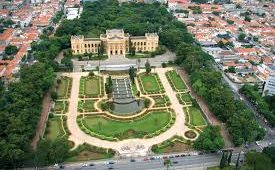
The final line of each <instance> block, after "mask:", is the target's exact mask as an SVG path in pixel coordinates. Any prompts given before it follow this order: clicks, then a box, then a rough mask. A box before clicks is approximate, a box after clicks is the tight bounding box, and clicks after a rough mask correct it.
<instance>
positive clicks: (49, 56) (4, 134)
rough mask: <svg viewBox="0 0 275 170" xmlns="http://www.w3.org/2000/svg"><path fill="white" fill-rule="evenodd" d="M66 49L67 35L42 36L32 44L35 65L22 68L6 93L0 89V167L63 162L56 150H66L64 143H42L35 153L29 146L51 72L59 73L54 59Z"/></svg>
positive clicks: (12, 49) (49, 81)
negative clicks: (17, 78) (18, 76)
mask: <svg viewBox="0 0 275 170" xmlns="http://www.w3.org/2000/svg"><path fill="white" fill-rule="evenodd" d="M68 47H69V37H66V36H63V37H53V38H48V37H47V36H45V37H43V39H42V40H41V41H39V42H36V43H33V44H32V55H33V57H34V58H35V59H36V60H37V61H38V62H36V63H35V64H33V65H30V66H27V65H23V66H22V67H21V70H20V79H19V81H18V82H14V83H11V84H9V85H8V87H7V90H0V150H1V152H0V167H1V168H3V169H11V168H12V169H15V168H18V167H22V166H25V165H26V164H29V165H30V164H31V165H45V164H47V163H53V160H57V159H56V158H57V157H58V160H59V159H63V156H62V155H60V154H63V153H64V152H59V151H60V149H61V147H62V148H65V145H64V140H62V141H53V142H49V141H42V143H41V144H39V145H38V150H37V152H35V153H34V152H32V150H31V148H30V143H31V140H32V138H33V136H34V134H35V129H36V126H37V122H38V120H39V117H40V113H41V109H42V108H41V105H42V98H43V96H44V94H45V93H46V92H47V91H48V89H49V88H50V87H51V86H52V85H53V82H54V78H55V74H54V71H56V70H58V63H57V62H55V61H54V58H55V57H56V56H57V55H58V53H59V52H60V51H61V50H62V49H66V48H68ZM15 51H16V49H15V48H14V47H9V48H8V49H6V52H7V53H10V54H13V53H15ZM0 89H4V87H2V88H0ZM60 143H62V146H60V145H59V144H60ZM68 151H69V149H68ZM58 153H60V154H59V155H58ZM54 154H55V155H54ZM44 159H47V161H46V160H44ZM30 160H31V161H30ZM33 163H34V164H33Z"/></svg>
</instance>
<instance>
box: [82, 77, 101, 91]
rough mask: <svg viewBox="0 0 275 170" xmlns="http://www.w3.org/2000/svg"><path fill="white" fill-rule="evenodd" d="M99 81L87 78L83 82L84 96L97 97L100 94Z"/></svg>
mask: <svg viewBox="0 0 275 170" xmlns="http://www.w3.org/2000/svg"><path fill="white" fill-rule="evenodd" d="M99 88H100V85H99V79H96V78H89V79H87V80H86V81H85V94H87V95H99V93H100V90H99Z"/></svg>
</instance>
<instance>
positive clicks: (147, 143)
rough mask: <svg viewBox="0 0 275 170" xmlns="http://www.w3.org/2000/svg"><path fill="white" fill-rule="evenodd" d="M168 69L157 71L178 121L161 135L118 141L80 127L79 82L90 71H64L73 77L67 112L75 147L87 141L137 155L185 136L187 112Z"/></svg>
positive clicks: (71, 137) (70, 138)
mask: <svg viewBox="0 0 275 170" xmlns="http://www.w3.org/2000/svg"><path fill="white" fill-rule="evenodd" d="M167 70H168V69H162V68H159V69H156V70H155V71H156V72H157V73H158V75H159V77H160V80H161V82H162V84H163V86H164V89H165V91H166V94H167V95H168V97H169V98H170V101H171V103H172V105H171V108H172V109H173V110H174V111H175V113H176V115H177V118H176V121H175V123H174V124H173V126H172V127H171V128H170V129H168V130H167V131H165V132H163V133H161V134H160V135H158V136H155V137H153V138H150V139H127V140H123V141H117V142H111V141H106V140H101V139H98V138H95V137H92V136H90V135H88V134H86V133H84V132H83V131H82V130H81V129H80V128H79V126H78V124H77V122H76V119H77V116H78V114H79V113H78V112H77V103H78V93H79V84H80V78H81V76H86V75H88V73H79V72H75V73H64V75H65V76H69V77H72V78H73V82H72V91H71V97H70V99H69V109H68V113H67V126H68V129H69V131H70V132H71V135H70V136H69V140H71V141H73V142H74V143H75V147H76V146H78V145H80V144H83V143H84V142H85V143H88V144H91V145H94V146H98V147H104V148H112V149H114V150H116V151H118V152H119V153H120V154H122V155H125V156H135V155H146V154H147V153H148V151H149V148H150V147H151V146H152V145H154V144H158V143H161V142H163V141H165V140H167V139H169V138H171V137H173V136H174V135H179V136H184V132H185V131H187V130H189V129H188V127H186V126H185V124H184V123H185V114H184V112H183V109H182V105H181V104H180V103H179V102H178V100H177V97H176V92H174V91H173V89H172V87H171V86H170V84H169V82H168V80H167V79H166V76H165V72H166V71H167Z"/></svg>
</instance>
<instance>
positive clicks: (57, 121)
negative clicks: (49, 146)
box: [44, 115, 115, 162]
mask: <svg viewBox="0 0 275 170" xmlns="http://www.w3.org/2000/svg"><path fill="white" fill-rule="evenodd" d="M69 134H70V132H69V130H68V127H67V125H66V117H65V116H52V115H51V116H50V117H49V121H48V123H47V127H46V129H45V133H44V139H45V140H50V141H52V142H53V143H54V142H55V141H60V140H62V139H65V140H68V135H69ZM68 147H69V148H72V147H74V143H73V142H72V141H69V146H68ZM68 155H69V156H68V157H67V158H66V160H65V161H67V162H78V161H89V160H97V159H107V158H111V157H113V156H114V155H115V151H114V150H112V149H106V148H100V147H96V146H92V145H89V144H86V143H84V144H82V145H79V146H78V147H77V148H75V149H74V150H72V151H70V153H69V154H68Z"/></svg>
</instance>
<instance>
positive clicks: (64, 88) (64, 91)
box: [56, 77, 71, 99]
mask: <svg viewBox="0 0 275 170" xmlns="http://www.w3.org/2000/svg"><path fill="white" fill-rule="evenodd" d="M60 80H61V81H60V83H59V84H58V85H57V89H56V93H57V98H58V99H65V98H69V94H70V92H69V90H70V89H69V86H70V85H71V79H70V78H68V77H61V78H60Z"/></svg>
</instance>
